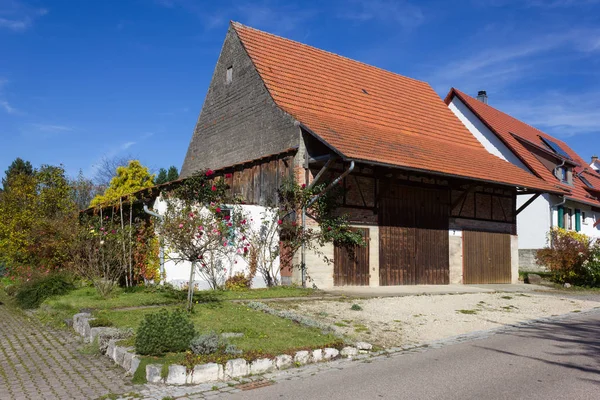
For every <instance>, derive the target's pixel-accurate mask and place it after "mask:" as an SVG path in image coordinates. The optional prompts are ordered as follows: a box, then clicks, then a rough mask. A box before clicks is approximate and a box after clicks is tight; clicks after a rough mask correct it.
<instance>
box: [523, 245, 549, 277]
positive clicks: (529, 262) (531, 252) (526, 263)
mask: <svg viewBox="0 0 600 400" xmlns="http://www.w3.org/2000/svg"><path fill="white" fill-rule="evenodd" d="M537 251H538V249H519V271H526V272H548V269H547V268H546V267H544V266H541V265H539V264H538V263H536V262H535V254H536V253H537Z"/></svg>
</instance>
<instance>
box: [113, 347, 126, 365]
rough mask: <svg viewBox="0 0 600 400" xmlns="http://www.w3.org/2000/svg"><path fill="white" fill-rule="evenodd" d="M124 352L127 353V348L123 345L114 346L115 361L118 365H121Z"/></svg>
mask: <svg viewBox="0 0 600 400" xmlns="http://www.w3.org/2000/svg"><path fill="white" fill-rule="evenodd" d="M125 353H127V349H126V348H125V347H121V346H116V347H115V358H114V360H115V362H116V363H117V364H119V365H120V366H123V359H124V358H125Z"/></svg>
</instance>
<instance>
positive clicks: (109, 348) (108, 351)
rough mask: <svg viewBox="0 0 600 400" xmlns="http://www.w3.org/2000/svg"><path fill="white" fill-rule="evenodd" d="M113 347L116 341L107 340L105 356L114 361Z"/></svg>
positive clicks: (115, 345)
mask: <svg viewBox="0 0 600 400" xmlns="http://www.w3.org/2000/svg"><path fill="white" fill-rule="evenodd" d="M115 347H117V344H116V340H114V339H111V340H109V341H108V344H107V345H106V355H107V356H108V357H110V358H111V359H113V360H114V359H115Z"/></svg>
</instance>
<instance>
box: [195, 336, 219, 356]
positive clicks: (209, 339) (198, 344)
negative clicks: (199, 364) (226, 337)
mask: <svg viewBox="0 0 600 400" xmlns="http://www.w3.org/2000/svg"><path fill="white" fill-rule="evenodd" d="M224 347H225V343H224V341H223V340H222V339H221V337H220V336H219V335H218V334H217V333H215V332H210V333H207V334H205V335H200V336H196V337H195V338H194V340H192V342H191V343H190V350H192V352H193V353H194V354H195V355H197V356H198V355H208V354H213V353H216V352H217V351H219V349H221V348H224Z"/></svg>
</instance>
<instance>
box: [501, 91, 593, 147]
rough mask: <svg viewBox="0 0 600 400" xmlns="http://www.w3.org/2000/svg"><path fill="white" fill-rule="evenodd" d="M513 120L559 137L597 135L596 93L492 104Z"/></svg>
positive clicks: (547, 95) (556, 93)
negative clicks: (512, 117)
mask: <svg viewBox="0 0 600 400" xmlns="http://www.w3.org/2000/svg"><path fill="white" fill-rule="evenodd" d="M490 105H492V106H494V107H497V108H498V109H499V110H502V111H504V112H506V113H508V114H510V115H512V116H514V117H515V118H518V119H520V120H522V121H524V122H526V123H528V124H530V125H533V126H535V127H537V128H539V129H541V130H543V131H544V132H547V133H549V134H551V135H556V136H560V137H570V136H574V135H580V134H586V133H595V132H599V131H600V113H598V110H599V109H600V90H592V91H587V92H582V93H572V92H570V93H569V92H562V91H548V92H542V93H539V94H538V95H536V96H534V97H529V98H527V99H510V100H507V99H504V100H500V101H493V98H492V97H491V98H490Z"/></svg>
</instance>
